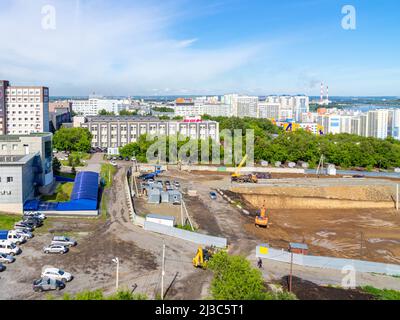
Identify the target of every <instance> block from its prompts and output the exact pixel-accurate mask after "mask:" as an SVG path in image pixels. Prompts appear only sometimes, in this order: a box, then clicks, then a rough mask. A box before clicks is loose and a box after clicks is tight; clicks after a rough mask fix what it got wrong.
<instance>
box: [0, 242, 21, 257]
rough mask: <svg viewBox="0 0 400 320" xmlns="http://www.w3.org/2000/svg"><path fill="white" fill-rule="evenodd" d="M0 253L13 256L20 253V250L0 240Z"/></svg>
mask: <svg viewBox="0 0 400 320" xmlns="http://www.w3.org/2000/svg"><path fill="white" fill-rule="evenodd" d="M0 253H4V254H9V255H11V256H15V255H17V254H19V253H21V249H20V248H19V247H17V246H16V245H15V243H12V242H11V241H8V240H0Z"/></svg>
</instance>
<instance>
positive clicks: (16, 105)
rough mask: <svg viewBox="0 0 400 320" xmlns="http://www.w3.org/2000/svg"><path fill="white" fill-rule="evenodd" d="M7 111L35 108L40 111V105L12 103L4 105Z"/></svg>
mask: <svg viewBox="0 0 400 320" xmlns="http://www.w3.org/2000/svg"><path fill="white" fill-rule="evenodd" d="M6 107H7V109H12V108H36V109H37V110H40V104H31V105H29V104H13V103H11V104H10V103H7V104H6Z"/></svg>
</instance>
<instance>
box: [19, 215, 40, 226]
mask: <svg viewBox="0 0 400 320" xmlns="http://www.w3.org/2000/svg"><path fill="white" fill-rule="evenodd" d="M23 222H24V223H27V224H28V225H29V226H30V227H32V226H33V227H34V228H39V227H41V226H42V225H43V221H42V220H40V219H36V218H34V217H28V218H24V219H23Z"/></svg>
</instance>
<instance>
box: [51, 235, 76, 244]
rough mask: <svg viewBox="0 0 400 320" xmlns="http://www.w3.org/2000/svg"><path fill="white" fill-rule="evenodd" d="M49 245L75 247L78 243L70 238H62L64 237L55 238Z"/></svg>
mask: <svg viewBox="0 0 400 320" xmlns="http://www.w3.org/2000/svg"><path fill="white" fill-rule="evenodd" d="M51 244H55V245H61V246H65V247H75V246H76V245H77V244H78V243H77V242H76V241H75V240H74V239H71V238H68V237H64V236H55V237H53V240H52V241H51Z"/></svg>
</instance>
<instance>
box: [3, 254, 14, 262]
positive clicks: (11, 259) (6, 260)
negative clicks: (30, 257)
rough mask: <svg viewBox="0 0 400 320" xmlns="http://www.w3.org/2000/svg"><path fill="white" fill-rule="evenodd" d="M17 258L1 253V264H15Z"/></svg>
mask: <svg viewBox="0 0 400 320" xmlns="http://www.w3.org/2000/svg"><path fill="white" fill-rule="evenodd" d="M14 261H15V258H14V257H13V256H11V255H8V254H5V253H0V263H13V262H14Z"/></svg>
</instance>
